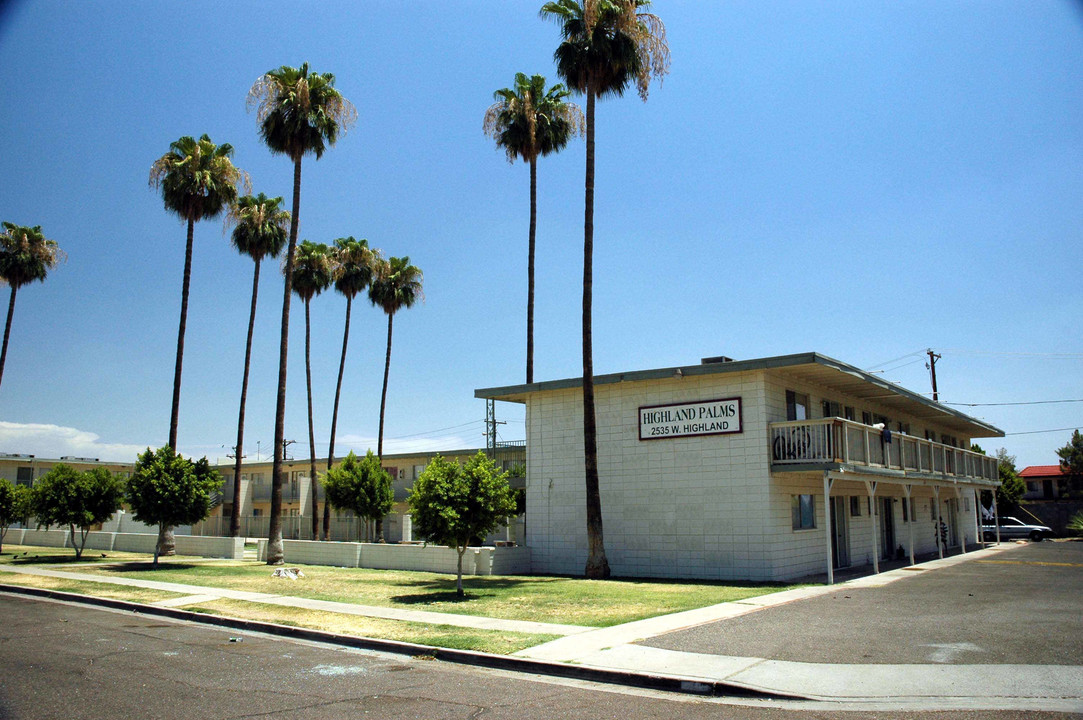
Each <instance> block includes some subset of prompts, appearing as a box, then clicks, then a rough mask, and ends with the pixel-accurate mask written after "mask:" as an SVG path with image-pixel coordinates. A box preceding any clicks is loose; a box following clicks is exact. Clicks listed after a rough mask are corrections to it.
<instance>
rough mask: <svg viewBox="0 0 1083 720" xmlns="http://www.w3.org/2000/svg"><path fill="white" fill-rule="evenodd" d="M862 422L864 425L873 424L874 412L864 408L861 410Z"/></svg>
mask: <svg viewBox="0 0 1083 720" xmlns="http://www.w3.org/2000/svg"><path fill="white" fill-rule="evenodd" d="M861 424H862V425H872V413H871V412H869V411H868V410H862V411H861Z"/></svg>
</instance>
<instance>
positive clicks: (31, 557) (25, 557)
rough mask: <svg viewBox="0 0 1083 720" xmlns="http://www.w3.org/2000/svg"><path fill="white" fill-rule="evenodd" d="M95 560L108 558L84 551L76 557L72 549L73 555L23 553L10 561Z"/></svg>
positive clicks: (34, 563)
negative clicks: (81, 555)
mask: <svg viewBox="0 0 1083 720" xmlns="http://www.w3.org/2000/svg"><path fill="white" fill-rule="evenodd" d="M94 561H101V562H106V561H107V559H106V558H102V557H101V555H100V554H93V555H92V554H90V553H83V557H81V558H77V557H75V552H74V551H72V554H71V555H41V556H39V555H35V554H34V553H22V554H21V555H16V556H15V557H13V558H11V560H10V563H11V564H12V565H65V564H71V563H88V562H94Z"/></svg>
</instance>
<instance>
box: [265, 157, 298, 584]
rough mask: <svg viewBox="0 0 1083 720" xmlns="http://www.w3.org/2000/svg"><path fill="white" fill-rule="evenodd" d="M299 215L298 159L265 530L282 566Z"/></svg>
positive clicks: (270, 559)
mask: <svg viewBox="0 0 1083 720" xmlns="http://www.w3.org/2000/svg"><path fill="white" fill-rule="evenodd" d="M300 213H301V158H300V157H298V158H296V159H295V160H294V161H293V213H292V214H291V215H290V240H289V244H288V245H287V250H286V268H285V271H284V272H283V273H282V274H283V275H284V276H285V283H284V288H283V295H282V339H281V340H280V342H279V344H278V398H277V401H276V403H275V439H274V461H273V462H272V464H271V519H270V522H269V523H268V528H267V564H268V565H282V564H283V563H284V562H285V555H284V553H283V550H282V456H283V454H284V451H285V448H283V447H282V443H283V440H285V438H286V356H287V354H288V352H289V338H290V293H291V292H292V291H293V258H294V255H296V254H297V220H298V217H299V216H300Z"/></svg>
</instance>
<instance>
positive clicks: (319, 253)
mask: <svg viewBox="0 0 1083 720" xmlns="http://www.w3.org/2000/svg"><path fill="white" fill-rule="evenodd" d="M333 271H334V265H333V261H332V255H331V248H329V247H327V246H326V245H324V244H323V243H314V242H309V241H308V240H305V241H304V242H303V243H301V244H300V245H299V246H298V247H297V255H296V256H295V257H294V258H293V292H295V293H297V297H299V298H301V301H302V302H304V304H305V384H306V386H307V387H308V449H309V454H308V463H309V478H310V480H311V483H310V484H311V485H312V539H313V540H319V539H320V515H319V509H320V506H319V502H318V501H317V499H316V498H317V495H316V491H317V483H316V435H315V430H314V429H313V424H312V320H311V317H310V314H309V308H310V307H311V305H312V298H314V297H315V296H317V295H319V294H320V293H322V292H323V291H324V290H326V289H327V288H329V287H331V281H332V280H333V277H334V276H333Z"/></svg>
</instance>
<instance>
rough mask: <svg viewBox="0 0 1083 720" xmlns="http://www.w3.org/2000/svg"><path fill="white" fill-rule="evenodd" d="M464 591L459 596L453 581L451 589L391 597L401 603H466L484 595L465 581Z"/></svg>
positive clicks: (393, 600) (392, 600)
mask: <svg viewBox="0 0 1083 720" xmlns="http://www.w3.org/2000/svg"><path fill="white" fill-rule="evenodd" d="M463 592H464V593H465V595H463V596H462V597H459V594H458V593H457V592H455V583H454V582H452V583H451V590H446V589H445V590H440V591H436V590H434V591H433V592H430V593H425V594H418V595H395V596H393V597H391V598H388V599H389V600H391V602H394V603H398V604H400V605H431V604H433V603H465V602H470V601H472V600H479V599H480V598H481V597H482V596H481V595H478V594H476V593H471V592H469V591H468V590H467V589H466V587H465V583H464V586H463Z"/></svg>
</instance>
